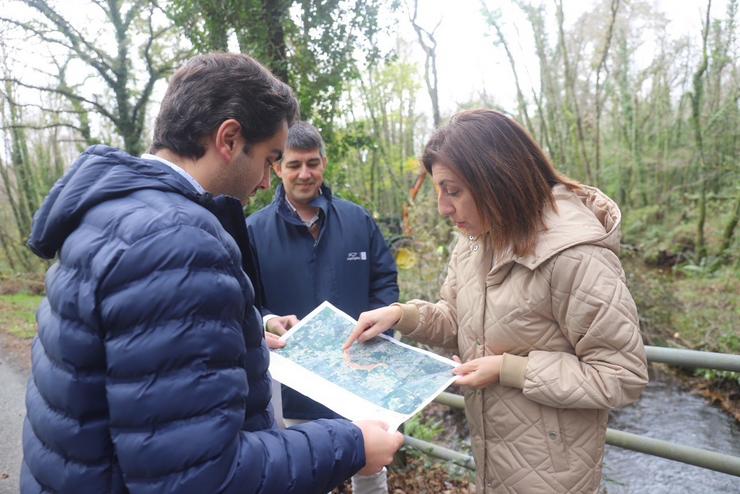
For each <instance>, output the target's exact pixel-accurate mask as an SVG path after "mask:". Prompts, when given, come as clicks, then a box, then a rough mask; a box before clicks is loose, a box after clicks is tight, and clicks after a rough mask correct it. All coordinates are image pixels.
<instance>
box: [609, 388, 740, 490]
mask: <svg viewBox="0 0 740 494" xmlns="http://www.w3.org/2000/svg"><path fill="white" fill-rule="evenodd" d="M609 427H610V428H612V429H616V430H621V431H625V432H632V433H635V434H640V435H643V436H647V437H652V438H655V439H663V440H666V441H670V442H672V443H678V444H684V445H687V446H692V447H695V448H701V449H707V450H711V451H716V452H720V453H724V454H728V455H733V456H740V426H739V425H738V423H737V422H736V421H735V420H734V419H733V418H732V417H730V416H729V415H727V414H726V413H724V412H722V410H720V409H719V408H716V407H713V406H711V405H710V404H708V403H707V401H706V400H705V399H704V398H702V397H700V396H696V395H693V394H691V393H690V392H689V391H687V390H685V389H683V388H681V387H680V386H679V385H678V384H676V383H674V382H671V381H670V380H664V379H657V380H651V382H650V384H649V385H648V387H647V389H646V390H645V392H644V393H643V395H642V398H641V399H640V401H639V402H638V403H636V404H635V405H633V406H631V407H628V408H624V409H622V410H619V411H616V412H615V413H613V414H612V416H611V417H610V419H609ZM604 487H605V488H606V492H607V493H608V494H626V493H629V494H632V493H646V494H648V493H649V494H662V493H671V494H683V493H687V494H688V493H691V494H693V493H698V494H713V493H723V494H724V493H728V494H730V493H732V494H734V493H738V494H740V477H735V476H732V475H728V474H724V473H720V472H714V471H712V470H707V469H704V468H700V467H695V466H692V465H687V464H685V463H680V462H676V461H671V460H666V459H663V458H658V457H657V456H651V455H646V454H643V453H638V452H635V451H630V450H627V449H622V448H617V447H615V446H607V448H606V456H605V458H604Z"/></svg>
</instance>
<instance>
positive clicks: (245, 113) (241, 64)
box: [150, 53, 298, 159]
mask: <svg viewBox="0 0 740 494" xmlns="http://www.w3.org/2000/svg"><path fill="white" fill-rule="evenodd" d="M297 117H298V102H297V101H296V98H295V96H294V95H293V92H292V91H291V89H290V87H288V85H287V84H285V83H283V82H281V81H280V80H278V79H277V78H276V77H275V76H273V75H272V74H271V73H270V71H268V70H267V69H266V68H264V67H263V66H262V65H260V63H259V62H257V61H256V60H254V59H253V58H251V57H249V56H248V55H244V54H241V53H208V54H204V55H198V56H196V57H194V58H192V59H190V60H189V61H188V62H187V63H185V65H184V66H182V67H181V68H180V69H178V70H177V71H176V72H175V74H174V75H173V76H172V79H171V80H170V83H169V86H168V87H167V92H166V93H165V95H164V99H163V100H162V106H161V107H160V109H159V115H158V116H157V120H156V122H155V124H154V140H153V142H152V145H151V148H150V152H152V153H154V152H156V151H158V150H160V149H169V150H170V151H173V152H174V153H176V154H178V155H180V156H184V157H188V158H193V159H198V158H200V157H202V156H203V155H204V154H205V151H206V150H205V147H204V145H203V139H204V138H205V137H207V136H209V135H211V134H212V133H213V132H215V131H216V129H218V127H219V125H221V123H223V122H224V121H225V120H228V119H230V118H233V119H235V120H236V121H238V122H239V124H241V128H242V135H243V136H244V138H245V139H246V141H247V143H248V146H249V145H251V144H256V143H259V142H261V141H265V140H267V139H269V138H270V137H272V136H273V135H274V134H275V132H277V131H278V128H279V127H280V125H281V124H282V122H283V121H286V122H287V123H288V125H291V124H292V123H293V121H294V120H295V119H296V118H297Z"/></svg>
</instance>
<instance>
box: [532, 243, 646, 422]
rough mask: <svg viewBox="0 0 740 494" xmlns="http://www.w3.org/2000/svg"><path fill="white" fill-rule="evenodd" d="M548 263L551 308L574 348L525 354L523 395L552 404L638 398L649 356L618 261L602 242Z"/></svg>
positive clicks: (597, 404)
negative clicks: (526, 360) (573, 351)
mask: <svg viewBox="0 0 740 494" xmlns="http://www.w3.org/2000/svg"><path fill="white" fill-rule="evenodd" d="M553 262H554V264H553V267H552V278H551V297H552V314H553V317H554V318H555V320H556V321H557V323H558V324H559V326H560V328H561V330H562V331H563V333H564V335H565V336H566V338H567V339H568V340H569V341H570V343H571V345H572V347H573V348H574V350H575V354H570V353H565V352H548V351H533V352H530V353H529V358H528V362H527V363H526V367H525V369H524V382H523V389H524V394H525V395H526V396H527V397H528V398H530V399H532V400H534V401H537V402H539V403H542V404H544V405H548V406H551V407H556V408H614V407H621V406H624V405H628V404H630V403H632V402H634V401H636V400H637V399H638V398H639V397H640V394H641V393H642V390H643V388H644V387H645V385H646V384H647V379H648V373H647V362H646V358H645V349H644V347H643V343H642V337H641V335H640V329H639V323H638V317H637V308H636V307H635V303H634V301H633V300H632V296H631V295H630V293H629V290H628V289H627V286H626V283H625V280H624V273H623V271H622V268H621V265H620V263H619V259H618V258H617V256H616V255H615V254H614V253H613V252H611V251H610V250H608V249H605V248H600V247H595V246H578V247H574V248H571V249H568V250H566V251H564V252H563V253H561V254H560V255H559V256H558V257H557V258H556V259H555V260H554V261H553Z"/></svg>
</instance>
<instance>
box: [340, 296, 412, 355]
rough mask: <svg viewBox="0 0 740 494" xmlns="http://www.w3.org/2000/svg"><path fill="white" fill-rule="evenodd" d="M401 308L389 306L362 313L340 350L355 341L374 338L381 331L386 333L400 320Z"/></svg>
mask: <svg viewBox="0 0 740 494" xmlns="http://www.w3.org/2000/svg"><path fill="white" fill-rule="evenodd" d="M402 314H403V313H402V312H401V308H400V307H399V306H397V305H389V306H387V307H381V308H379V309H375V310H371V311H367V312H363V313H362V314H360V318H359V319H358V320H357V326H355V329H353V330H352V333H351V334H350V335H349V338H347V341H345V342H344V345H343V346H342V350H346V349H348V348H349V347H351V346H352V343H354V342H355V340H358V341H367V340H369V339H371V338H375V337H376V336H378V335H379V334H380V333H382V332H383V331H387V330H389V329H390V328H392V327H393V326H395V324H396V323H397V322H398V321H400V320H401V315H402Z"/></svg>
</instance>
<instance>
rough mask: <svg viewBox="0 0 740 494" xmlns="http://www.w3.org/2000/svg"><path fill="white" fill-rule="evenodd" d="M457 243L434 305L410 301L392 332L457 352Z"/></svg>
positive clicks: (402, 307)
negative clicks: (394, 330) (395, 331)
mask: <svg viewBox="0 0 740 494" xmlns="http://www.w3.org/2000/svg"><path fill="white" fill-rule="evenodd" d="M459 246H460V243H459V242H458V248H456V249H455V250H454V251H453V252H452V255H451V256H450V262H449V263H448V265H447V276H446V277H445V281H444V283H443V284H442V287H441V288H440V291H439V296H440V298H439V301H437V302H436V303H431V302H427V301H425V300H410V301H409V302H408V303H406V304H399V305H400V306H401V309H402V311H403V316H402V317H401V320H400V321H398V324H397V325H396V329H397V330H399V331H400V332H401V333H402V334H404V335H406V336H408V337H409V338H411V339H413V340H416V341H418V342H420V343H425V344H428V345H434V346H438V347H443V348H450V349H453V350H457V259H458V252H459Z"/></svg>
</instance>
